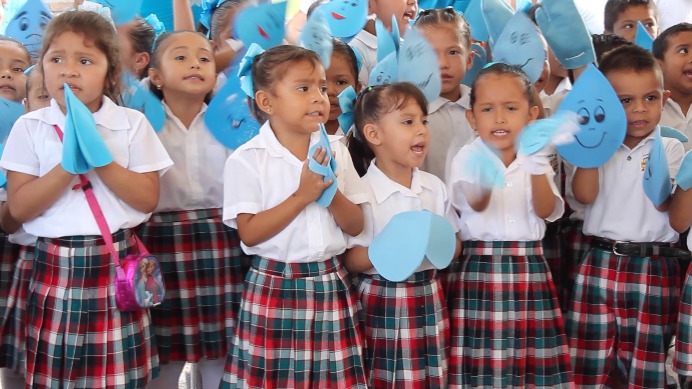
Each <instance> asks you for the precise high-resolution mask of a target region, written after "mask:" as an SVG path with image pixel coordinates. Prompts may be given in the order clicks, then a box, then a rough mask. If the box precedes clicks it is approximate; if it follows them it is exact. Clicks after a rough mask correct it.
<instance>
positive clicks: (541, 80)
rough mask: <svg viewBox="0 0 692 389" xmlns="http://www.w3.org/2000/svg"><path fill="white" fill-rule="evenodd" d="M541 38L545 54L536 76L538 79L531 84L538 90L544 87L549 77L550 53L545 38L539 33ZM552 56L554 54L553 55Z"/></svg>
mask: <svg viewBox="0 0 692 389" xmlns="http://www.w3.org/2000/svg"><path fill="white" fill-rule="evenodd" d="M541 40H542V41H543V48H544V49H545V52H546V54H547V55H546V58H545V61H544V62H543V70H541V76H540V77H538V80H537V81H536V82H534V83H533V86H534V87H536V91H538V92H540V91H542V90H543V89H545V84H546V83H547V82H548V79H549V78H550V54H551V53H552V52H551V51H550V50H549V49H548V42H546V40H545V38H543V35H541ZM553 57H555V56H554V55H553Z"/></svg>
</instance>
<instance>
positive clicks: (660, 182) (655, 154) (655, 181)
mask: <svg viewBox="0 0 692 389" xmlns="http://www.w3.org/2000/svg"><path fill="white" fill-rule="evenodd" d="M643 184H644V193H645V194H646V197H648V198H649V200H651V202H652V203H653V204H654V205H655V206H657V207H658V206H660V205H661V204H663V202H664V201H666V199H668V197H669V196H670V193H671V192H672V190H673V183H672V182H671V180H670V171H669V170H668V158H666V150H665V148H664V147H663V137H662V136H661V131H660V130H659V129H656V135H655V137H654V141H653V143H652V144H651V151H650V152H649V160H648V161H646V168H645V169H644V180H643Z"/></svg>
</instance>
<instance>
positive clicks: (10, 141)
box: [0, 118, 41, 177]
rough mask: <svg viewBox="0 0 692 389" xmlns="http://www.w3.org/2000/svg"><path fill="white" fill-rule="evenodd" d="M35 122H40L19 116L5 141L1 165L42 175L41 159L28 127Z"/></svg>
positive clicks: (13, 169)
mask: <svg viewBox="0 0 692 389" xmlns="http://www.w3.org/2000/svg"><path fill="white" fill-rule="evenodd" d="M34 123H35V124H39V122H37V121H31V120H28V119H23V118H19V120H17V121H16V122H15V123H14V126H13V127H12V130H11V131H10V135H9V136H8V138H7V142H5V149H4V151H3V153H2V159H0V167H2V168H3V169H5V170H9V171H13V172H19V173H24V174H30V175H32V176H36V177H38V176H39V175H40V172H41V170H40V160H39V158H38V154H37V153H36V148H35V145H34V142H33V140H32V139H31V134H30V133H29V128H28V125H29V124H34Z"/></svg>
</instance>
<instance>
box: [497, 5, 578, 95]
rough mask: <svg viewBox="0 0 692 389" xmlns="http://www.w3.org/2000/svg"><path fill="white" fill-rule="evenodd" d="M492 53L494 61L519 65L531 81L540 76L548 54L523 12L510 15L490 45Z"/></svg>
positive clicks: (536, 31)
mask: <svg viewBox="0 0 692 389" xmlns="http://www.w3.org/2000/svg"><path fill="white" fill-rule="evenodd" d="M566 1H567V0H566ZM492 53H493V61H495V62H503V63H506V64H510V65H516V66H519V67H521V69H522V70H523V71H524V73H526V75H528V76H529V79H530V80H531V82H532V83H534V82H536V81H538V79H539V78H540V77H541V72H542V71H543V64H544V63H545V60H546V56H547V55H548V53H546V51H545V48H544V46H543V41H542V40H541V36H540V34H539V32H538V28H536V26H535V25H534V24H533V23H532V22H531V20H530V19H529V17H528V16H526V14H525V13H523V12H517V13H516V14H514V16H512V18H511V19H510V20H509V22H508V23H507V25H506V26H505V28H504V30H502V33H501V34H500V36H499V37H498V38H497V40H496V41H495V43H494V44H493V45H492Z"/></svg>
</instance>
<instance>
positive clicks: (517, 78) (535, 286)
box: [447, 63, 573, 388]
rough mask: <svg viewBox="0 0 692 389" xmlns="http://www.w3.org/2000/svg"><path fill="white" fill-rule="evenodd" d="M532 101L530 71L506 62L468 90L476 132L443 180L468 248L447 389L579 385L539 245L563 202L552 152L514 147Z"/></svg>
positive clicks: (532, 113)
mask: <svg viewBox="0 0 692 389" xmlns="http://www.w3.org/2000/svg"><path fill="white" fill-rule="evenodd" d="M531 101H533V88H532V85H531V82H530V80H529V78H528V76H527V75H526V74H525V73H524V72H523V71H521V69H520V68H518V67H515V66H510V65H506V64H502V63H497V64H492V65H490V66H488V67H486V68H485V69H483V70H481V71H480V72H479V74H478V77H477V78H476V80H475V81H474V83H473V86H472V89H471V96H470V104H471V110H469V111H466V116H467V118H468V120H469V122H470V123H471V126H472V127H473V128H475V129H476V131H477V132H478V135H479V137H478V138H477V139H476V140H474V141H473V142H472V143H471V144H469V145H467V146H465V147H464V148H462V149H461V150H460V151H459V153H457V155H456V156H455V157H454V159H453V162H452V165H451V168H450V169H451V170H450V175H449V181H448V182H447V185H448V187H449V188H450V189H449V190H450V198H451V201H452V204H453V206H454V208H455V209H456V210H457V212H458V213H459V214H460V217H459V219H458V225H459V235H460V238H461V240H462V245H463V247H464V252H463V255H462V257H461V259H460V262H461V263H460V268H459V271H458V272H456V273H452V274H451V275H456V277H450V278H449V281H448V282H449V285H448V289H449V290H452V291H456V292H454V293H455V295H454V296H453V297H454V298H453V299H452V301H449V309H450V323H451V334H452V341H451V353H450V355H451V356H450V364H449V365H450V383H449V385H450V386H449V387H450V388H466V387H499V388H502V387H529V386H538V387H572V385H573V384H572V373H571V368H570V363H569V349H568V347H567V339H566V337H565V334H564V325H563V321H562V314H561V312H560V308H559V305H558V301H557V294H556V291H555V287H554V285H553V281H552V277H551V274H550V270H549V268H548V265H547V263H546V260H545V258H544V257H543V255H542V254H543V250H542V245H541V239H542V238H543V236H544V234H545V231H546V223H545V221H554V220H557V219H558V218H559V217H560V216H562V213H563V210H564V205H563V201H562V198H561V197H560V194H559V192H558V189H557V187H556V185H555V183H554V181H553V176H554V174H555V173H554V171H553V168H552V166H551V165H550V161H549V158H548V154H550V152H551V151H550V150H541V151H539V152H537V153H536V154H534V155H520V156H517V152H516V150H515V143H516V139H517V137H518V136H519V134H520V133H521V131H522V129H523V128H524V127H525V126H527V125H528V124H529V123H531V122H533V121H534V120H535V119H536V117H537V115H538V107H536V106H532V104H531ZM547 147H548V146H546V148H547ZM491 168H494V171H493V170H492V169H491Z"/></svg>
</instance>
